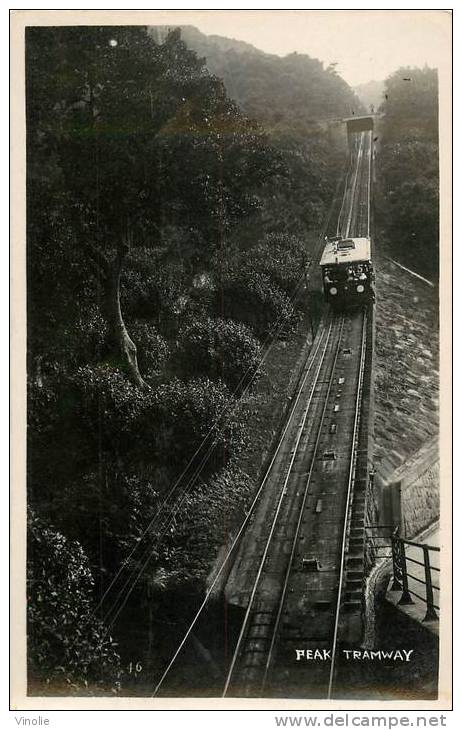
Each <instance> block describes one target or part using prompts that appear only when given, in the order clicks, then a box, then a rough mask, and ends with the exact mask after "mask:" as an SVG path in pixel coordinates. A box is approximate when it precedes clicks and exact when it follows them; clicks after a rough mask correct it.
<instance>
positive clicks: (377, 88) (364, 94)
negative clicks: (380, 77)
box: [354, 81, 385, 110]
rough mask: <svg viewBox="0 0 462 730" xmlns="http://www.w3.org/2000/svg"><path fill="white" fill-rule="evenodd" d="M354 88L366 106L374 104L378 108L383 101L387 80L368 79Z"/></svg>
mask: <svg viewBox="0 0 462 730" xmlns="http://www.w3.org/2000/svg"><path fill="white" fill-rule="evenodd" d="M354 90H355V93H356V95H357V96H358V97H359V98H360V99H361V101H362V103H363V104H365V106H367V107H370V106H371V104H373V105H374V107H375V109H376V110H377V109H378V108H379V106H380V105H381V104H382V102H383V95H384V92H385V81H366V83H364V84H358V86H355V87H354Z"/></svg>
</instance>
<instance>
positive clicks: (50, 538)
mask: <svg viewBox="0 0 462 730" xmlns="http://www.w3.org/2000/svg"><path fill="white" fill-rule="evenodd" d="M27 526H28V546H27V547H28V551H27V552H28V565H27V576H28V587H27V590H28V604H29V611H28V632H27V634H28V648H29V661H30V664H31V666H32V669H33V670H34V672H37V673H40V675H41V676H42V677H43V676H45V677H46V679H47V680H48V681H49V682H51V681H56V680H60V681H62V682H65V683H67V684H74V683H76V682H77V684H79V683H84V684H87V683H88V681H90V682H92V683H94V682H98V681H100V682H108V681H109V682H111V683H112V684H114V686H115V684H116V683H117V681H118V679H119V676H120V659H119V656H118V654H117V651H116V648H115V645H114V642H113V640H112V638H111V636H110V635H109V634H108V633H107V631H106V629H105V626H104V624H103V623H102V622H101V621H100V619H99V618H98V616H97V615H95V609H96V605H95V601H94V598H93V594H92V591H93V586H94V581H93V578H92V575H91V571H90V568H89V563H88V558H87V556H86V555H85V553H84V551H83V549H82V546H81V545H80V544H79V543H78V542H70V541H69V540H68V539H66V538H65V537H64V535H62V534H60V533H59V532H57V531H55V530H54V529H53V528H52V527H51V526H50V525H48V524H46V523H45V522H43V521H42V520H41V519H39V518H38V517H37V515H35V514H34V512H33V511H32V510H30V511H29V513H28V524H27Z"/></svg>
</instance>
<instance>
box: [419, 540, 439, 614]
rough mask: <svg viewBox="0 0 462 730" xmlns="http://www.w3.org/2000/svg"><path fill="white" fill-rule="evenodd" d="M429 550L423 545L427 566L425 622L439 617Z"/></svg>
mask: <svg viewBox="0 0 462 730" xmlns="http://www.w3.org/2000/svg"><path fill="white" fill-rule="evenodd" d="M429 552H430V551H429V549H428V547H427V546H426V545H423V553H424V565H425V586H426V589H427V613H426V614H425V618H424V621H436V620H437V619H438V615H437V613H436V611H435V606H434V605H433V584H432V571H431V567H430V555H429Z"/></svg>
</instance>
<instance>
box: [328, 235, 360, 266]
mask: <svg viewBox="0 0 462 730" xmlns="http://www.w3.org/2000/svg"><path fill="white" fill-rule="evenodd" d="M370 260H371V241H370V238H343V239H333V240H331V241H328V242H327V243H326V246H325V248H324V251H323V254H322V256H321V261H320V265H321V266H329V265H330V266H333V265H335V264H349V263H352V262H356V261H370Z"/></svg>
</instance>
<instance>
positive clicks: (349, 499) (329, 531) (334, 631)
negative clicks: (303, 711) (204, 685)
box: [223, 132, 372, 697]
mask: <svg viewBox="0 0 462 730" xmlns="http://www.w3.org/2000/svg"><path fill="white" fill-rule="evenodd" d="M358 137H359V139H355V140H354V141H353V145H352V155H351V162H350V169H349V171H348V173H347V176H346V184H345V189H344V192H343V198H342V203H341V206H340V211H339V214H338V220H337V231H339V232H340V235H342V236H343V237H347V236H353V235H356V236H359V235H369V228H370V211H369V207H370V180H371V174H370V173H371V167H370V157H371V144H372V136H371V133H370V132H366V133H364V132H363V133H361V135H358ZM368 318H369V312H368V309H367V308H365V309H362V310H360V311H356V312H350V313H344V314H329V315H328V316H327V317H326V319H325V321H324V322H323V323H322V325H321V327H320V328H319V332H318V336H317V338H316V340H315V343H314V345H313V348H312V353H311V355H310V357H309V359H308V361H307V363H306V365H305V368H304V374H303V377H302V378H301V381H300V386H299V389H298V392H297V395H296V399H295V406H294V408H293V409H292V411H291V417H290V419H289V422H288V424H287V426H286V429H285V431H284V434H283V438H282V440H281V443H280V445H279V447H278V452H277V454H276V455H275V458H274V460H273V462H272V473H271V474H270V475H269V477H268V486H267V493H268V495H267V497H266V500H267V501H266V504H265V497H263V499H262V502H263V504H262V505H261V506H260V517H258V516H257V517H256V519H255V521H254V525H253V530H252V535H251V536H250V537H249V538H248V539H247V544H246V545H244V546H243V548H242V549H241V551H240V553H241V560H240V561H239V560H238V561H237V563H236V564H235V566H234V573H235V574H236V573H239V575H240V576H241V583H243V584H245V585H247V586H251V589H250V588H249V589H248V592H247V593H246V594H243V595H235V596H234V601H235V602H237V603H240V605H242V606H245V614H244V618H243V621H242V625H241V627H240V631H239V635H238V638H237V642H236V645H235V647H234V651H233V654H232V658H231V661H230V664H229V668H228V671H227V676H226V680H225V684H224V689H223V696H247V697H258V696H273V697H275V696H285V697H287V696H294V697H331V696H333V693H334V691H335V686H336V680H337V674H338V663H339V661H338V660H339V653H340V647H341V646H342V644H343V643H344V642H347V643H350V642H351V641H354V640H355V639H356V640H360V633H361V610H362V589H363V578H364V541H363V532H364V507H365V491H366V484H367V459H366V460H365V459H364V458H361V459H358V456H359V455H360V453H361V454H362V456H363V457H364V452H367V443H366V441H365V436H364V434H361V429H360V424H361V412H362V410H361V409H362V394H363V383H364V378H365V375H366V379H367V378H368V377H369V375H370V373H369V370H368V368H369V363H370V358H368V357H366V353H367V348H368V347H370V338H369V336H368V333H369V331H370V330H369V329H368ZM269 495H271V496H269ZM244 542H245V541H244Z"/></svg>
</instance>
